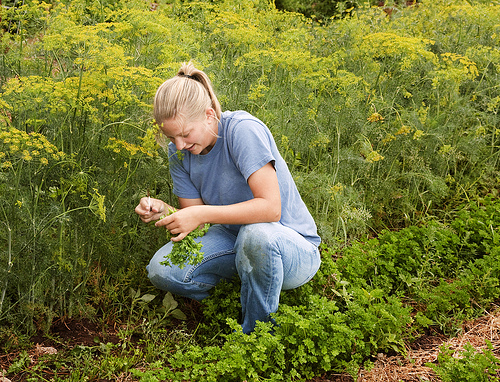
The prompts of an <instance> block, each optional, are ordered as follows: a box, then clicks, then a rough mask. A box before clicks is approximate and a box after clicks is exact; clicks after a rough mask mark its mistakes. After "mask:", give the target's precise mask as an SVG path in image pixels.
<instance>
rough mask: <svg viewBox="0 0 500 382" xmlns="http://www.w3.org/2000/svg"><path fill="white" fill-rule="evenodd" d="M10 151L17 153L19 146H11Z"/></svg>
mask: <svg viewBox="0 0 500 382" xmlns="http://www.w3.org/2000/svg"><path fill="white" fill-rule="evenodd" d="M9 149H10V151H12V152H13V153H16V152H18V151H19V146H17V145H10V147H9Z"/></svg>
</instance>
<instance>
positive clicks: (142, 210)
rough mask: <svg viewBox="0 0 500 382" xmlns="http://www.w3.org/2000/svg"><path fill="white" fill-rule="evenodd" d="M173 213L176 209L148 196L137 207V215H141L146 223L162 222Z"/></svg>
mask: <svg viewBox="0 0 500 382" xmlns="http://www.w3.org/2000/svg"><path fill="white" fill-rule="evenodd" d="M173 211H175V208H173V207H171V206H169V205H168V204H167V203H165V202H163V201H162V200H160V199H155V198H149V197H147V196H145V197H143V198H141V200H140V202H139V204H138V205H137V207H135V213H136V214H137V215H139V217H140V218H141V220H142V221H143V222H144V223H149V222H151V221H155V220H160V219H161V218H163V217H165V215H168V214H170V213H172V212H173Z"/></svg>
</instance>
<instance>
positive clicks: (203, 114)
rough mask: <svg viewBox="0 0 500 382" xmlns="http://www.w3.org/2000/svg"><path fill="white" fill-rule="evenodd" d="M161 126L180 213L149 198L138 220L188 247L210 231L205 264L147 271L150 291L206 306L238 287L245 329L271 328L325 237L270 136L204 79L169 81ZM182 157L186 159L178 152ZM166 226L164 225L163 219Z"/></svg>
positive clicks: (160, 98)
mask: <svg viewBox="0 0 500 382" xmlns="http://www.w3.org/2000/svg"><path fill="white" fill-rule="evenodd" d="M154 117H155V120H156V122H157V123H158V125H159V128H160V130H161V132H162V133H163V134H164V135H165V136H166V137H167V138H168V139H169V140H170V142H171V143H169V145H168V154H169V158H170V159H169V167H170V173H171V175H172V179H173V185H174V186H173V192H174V194H176V195H177V196H178V198H179V206H180V208H179V209H178V210H177V211H176V212H175V213H173V214H171V215H168V216H167V217H164V218H163V219H161V216H162V215H164V214H165V213H166V212H168V211H169V209H172V207H170V206H169V205H167V204H166V203H164V202H163V201H161V200H159V199H150V200H148V198H147V197H145V198H142V199H141V201H140V203H139V205H138V206H137V207H136V209H135V211H136V213H137V214H138V215H139V216H140V217H141V219H142V221H144V222H146V223H147V222H150V221H156V220H157V222H156V223H155V225H156V226H158V227H166V228H167V229H168V230H169V231H170V232H171V233H172V234H173V235H176V236H175V237H173V238H172V241H174V242H175V241H179V240H182V239H183V238H184V237H186V235H188V234H189V233H190V232H191V231H193V230H194V229H196V228H197V227H198V226H200V225H203V224H205V223H210V224H211V227H210V228H209V230H208V232H207V233H206V234H205V235H204V236H203V237H202V238H201V241H202V244H203V247H202V252H204V260H203V261H202V262H201V263H200V264H198V265H196V266H191V265H186V266H184V267H182V269H181V268H179V267H177V266H172V267H169V266H165V265H161V264H160V262H162V261H163V260H164V257H165V255H167V254H168V253H170V251H171V249H172V243H171V242H170V243H168V244H166V245H165V246H163V247H162V248H161V249H160V250H159V251H158V252H157V253H156V254H155V255H154V257H153V258H152V260H151V262H150V263H149V265H148V267H147V270H148V274H149V278H150V280H151V282H152V283H153V284H154V285H155V286H156V287H158V288H160V289H162V290H165V291H170V292H171V293H174V294H177V295H180V296H184V297H190V298H193V299H196V300H202V299H203V298H205V297H207V296H208V295H209V293H208V291H209V290H210V289H211V288H212V287H214V286H215V285H216V284H217V283H218V282H219V281H220V280H222V279H231V278H232V277H233V276H234V275H236V274H238V275H239V277H240V279H241V305H242V317H243V322H242V329H243V332H244V333H250V332H251V331H253V329H254V328H255V324H256V321H269V320H270V314H271V313H274V312H276V311H277V309H278V304H279V296H280V292H281V290H286V289H293V288H296V287H298V286H300V285H302V284H304V283H306V282H308V281H309V280H310V279H311V278H312V277H313V276H314V274H315V273H316V272H317V270H318V268H319V265H320V255H319V251H318V245H319V244H320V238H319V236H318V234H317V230H316V225H315V223H314V220H313V218H312V216H311V215H310V213H309V211H308V210H307V208H306V206H305V204H304V202H303V201H302V199H301V197H300V195H299V193H298V191H297V187H296V185H295V183H294V181H293V178H292V176H291V174H290V171H289V170H288V168H287V165H286V163H285V161H284V160H283V158H282V157H281V155H280V154H279V152H278V149H277V147H276V144H275V142H274V139H273V136H272V134H271V132H270V131H269V129H268V128H267V127H266V126H265V125H264V124H263V123H262V122H261V121H259V120H258V119H257V118H255V117H253V116H252V115H250V114H248V113H246V112H243V111H236V112H230V111H226V112H224V113H222V112H221V107H220V104H219V101H218V100H217V97H216V96H215V94H214V91H213V89H212V85H211V82H210V80H209V78H208V77H207V75H206V74H205V73H204V72H202V71H200V70H198V69H196V68H195V67H194V66H193V65H192V64H191V63H188V64H183V65H182V67H181V69H180V70H179V72H178V74H177V75H176V76H175V77H173V78H171V79H169V80H167V81H165V82H164V83H163V84H162V85H161V86H160V87H159V88H158V91H157V93H156V96H155V100H154ZM178 152H181V153H182V154H181V155H176V153H178ZM159 219H161V220H159Z"/></svg>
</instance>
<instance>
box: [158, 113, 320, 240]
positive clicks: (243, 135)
mask: <svg viewBox="0 0 500 382" xmlns="http://www.w3.org/2000/svg"><path fill="white" fill-rule="evenodd" d="M218 135H219V138H218V139H217V142H216V143H215V145H214V147H213V148H212V150H210V151H209V152H208V153H207V154H205V155H193V154H191V153H190V152H189V151H187V150H182V155H181V157H182V159H181V158H179V156H178V155H177V154H176V151H177V150H176V147H175V145H174V144H173V143H170V144H169V146H168V155H169V165H170V174H171V175H172V180H173V182H174V187H173V192H174V194H175V195H177V196H178V197H180V198H186V199H198V198H201V199H202V200H203V202H204V203H205V204H207V205H229V204H235V203H239V202H244V201H246V200H250V199H253V194H252V190H251V189H250V187H249V186H248V183H247V180H248V177H249V176H250V175H252V174H253V173H254V172H255V171H257V170H259V169H260V168H262V167H263V166H264V165H266V164H267V163H269V162H271V163H272V164H273V165H274V168H275V170H276V175H277V177H278V183H279V188H280V195H281V219H280V223H281V224H283V225H284V226H286V227H290V228H292V229H293V230H295V231H297V232H298V233H300V234H301V235H302V236H304V238H306V239H307V240H308V241H310V242H311V243H313V244H315V245H319V244H320V242H321V239H320V237H319V236H318V234H317V228H316V224H315V222H314V220H313V218H312V216H311V214H310V213H309V211H308V209H307V207H306V205H305V204H304V202H303V200H302V198H301V197H300V194H299V192H298V190H297V187H296V185H295V182H294V180H293V178H292V175H291V174H290V171H289V170H288V167H287V165H286V163H285V161H284V160H283V158H282V157H281V155H280V153H279V152H278V148H277V147H276V143H275V142H274V138H273V136H272V134H271V132H270V131H269V129H268V128H267V126H266V125H264V123H262V122H261V121H260V120H258V119H257V118H255V117H253V116H252V115H250V114H249V113H247V112H244V111H235V112H231V111H226V112H224V113H222V116H221V119H220V123H219V133H218ZM226 227H228V228H229V229H230V230H232V231H234V232H235V233H236V232H237V231H238V230H239V227H240V226H235V225H226Z"/></svg>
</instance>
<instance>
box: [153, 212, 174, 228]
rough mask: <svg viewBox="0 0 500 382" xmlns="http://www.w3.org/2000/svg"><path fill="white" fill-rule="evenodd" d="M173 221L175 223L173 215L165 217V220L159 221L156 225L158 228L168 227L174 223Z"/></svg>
mask: <svg viewBox="0 0 500 382" xmlns="http://www.w3.org/2000/svg"><path fill="white" fill-rule="evenodd" d="M172 221H173V217H172V216H171V215H170V216H165V217H164V218H163V219H160V220H158V221H157V222H156V223H155V226H157V227H164V226H168V225H169V224H170V223H172ZM166 228H168V227H166Z"/></svg>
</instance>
